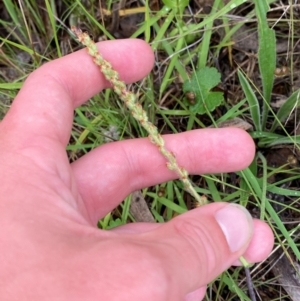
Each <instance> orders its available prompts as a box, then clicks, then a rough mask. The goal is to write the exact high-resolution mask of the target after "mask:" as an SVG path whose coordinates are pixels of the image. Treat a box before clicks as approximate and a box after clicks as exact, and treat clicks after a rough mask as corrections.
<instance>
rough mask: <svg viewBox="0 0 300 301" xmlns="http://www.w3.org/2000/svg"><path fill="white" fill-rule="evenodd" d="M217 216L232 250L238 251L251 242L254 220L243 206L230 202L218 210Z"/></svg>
mask: <svg viewBox="0 0 300 301" xmlns="http://www.w3.org/2000/svg"><path fill="white" fill-rule="evenodd" d="M215 218H216V220H217V222H218V224H219V225H220V227H221V229H222V231H223V233H224V235H225V238H226V240H227V243H228V246H229V249H230V250H231V252H236V251H238V250H239V249H241V248H242V247H243V246H245V245H246V244H248V243H249V241H250V239H251V237H252V233H253V221H252V217H251V215H250V213H249V212H248V211H247V210H246V209H245V208H244V207H243V206H240V205H237V204H229V205H227V206H225V207H224V208H222V209H220V210H219V211H217V213H216V214H215Z"/></svg>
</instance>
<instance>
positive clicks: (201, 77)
mask: <svg viewBox="0 0 300 301" xmlns="http://www.w3.org/2000/svg"><path fill="white" fill-rule="evenodd" d="M220 81H221V74H220V73H219V72H218V70H217V69H216V68H210V67H205V68H202V69H199V70H198V71H196V72H195V73H194V74H193V75H192V77H191V79H190V80H187V81H185V82H184V83H183V92H184V93H185V94H186V95H187V96H188V95H189V97H192V98H193V99H192V101H191V102H190V109H191V111H193V112H194V113H198V114H205V113H207V112H211V111H213V110H214V109H215V108H216V107H218V106H219V105H220V104H221V102H222V101H223V93H222V92H213V91H211V89H212V88H214V87H215V86H216V85H218V84H219V83H220Z"/></svg>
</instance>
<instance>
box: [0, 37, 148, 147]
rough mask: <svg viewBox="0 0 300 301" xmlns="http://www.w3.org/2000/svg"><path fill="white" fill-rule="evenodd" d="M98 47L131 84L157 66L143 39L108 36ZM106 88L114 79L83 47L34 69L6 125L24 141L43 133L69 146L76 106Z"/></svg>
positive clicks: (121, 75) (9, 113) (15, 101)
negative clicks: (111, 39)
mask: <svg viewBox="0 0 300 301" xmlns="http://www.w3.org/2000/svg"><path fill="white" fill-rule="evenodd" d="M98 48H99V51H100V52H101V54H102V55H103V57H104V58H105V59H107V60H108V61H109V62H111V64H112V66H113V68H114V69H115V70H117V71H118V72H119V74H120V78H121V79H122V80H123V81H125V82H126V83H131V82H134V81H137V80H139V79H141V78H143V77H144V76H146V75H147V73H148V72H149V71H150V70H151V68H152V66H153V61H154V57H153V52H152V50H151V48H150V46H148V45H147V44H146V43H145V42H143V41H141V40H137V39H131V40H118V41H106V42H101V43H99V44H98ZM106 87H109V84H108V82H107V81H106V80H105V79H104V77H103V75H102V74H101V72H100V70H99V68H98V67H97V66H96V65H95V64H94V63H93V60H92V58H91V57H90V56H89V55H88V54H87V52H86V50H85V49H82V50H80V51H77V52H75V53H72V54H70V55H67V56H65V57H63V58H60V59H57V60H54V61H52V62H50V63H47V64H45V65H43V66H42V67H40V68H39V69H37V70H36V71H34V72H33V73H32V74H31V75H30V76H29V77H28V78H27V80H26V81H25V83H24V86H23V88H22V89H21V91H20V92H19V94H18V95H17V97H16V98H15V100H14V102H13V105H12V107H11V109H10V110H9V112H8V114H7V115H6V117H5V119H4V120H3V122H2V124H1V127H2V129H3V128H6V129H9V131H10V132H11V131H15V132H16V133H19V132H21V133H22V137H21V140H23V139H24V140H25V141H30V139H31V138H32V137H36V136H39V137H45V138H51V139H55V140H57V141H60V142H61V143H63V144H64V145H66V144H67V142H68V140H69V135H70V130H71V126H72V121H73V110H74V108H76V107H77V106H79V105H81V104H82V103H84V102H85V101H87V100H88V99H89V98H90V97H92V96H93V95H95V94H96V93H98V92H99V91H101V90H102V89H104V88H106ZM4 132H5V131H4ZM18 139H19V137H18ZM19 142H20V140H19Z"/></svg>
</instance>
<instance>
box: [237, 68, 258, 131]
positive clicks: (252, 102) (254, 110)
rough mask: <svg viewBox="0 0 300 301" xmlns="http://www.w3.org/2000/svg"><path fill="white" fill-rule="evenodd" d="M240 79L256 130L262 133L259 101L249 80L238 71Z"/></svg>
mask: <svg viewBox="0 0 300 301" xmlns="http://www.w3.org/2000/svg"><path fill="white" fill-rule="evenodd" d="M238 77H239V80H240V83H241V86H242V89H243V92H244V93H245V96H246V99H247V101H248V103H249V109H250V113H251V117H252V120H253V123H254V125H255V129H256V130H258V131H261V119H260V109H259V102H258V99H257V97H256V96H255V93H254V92H253V89H252V87H251V85H250V83H249V82H248V80H247V78H246V77H245V76H244V74H243V73H242V72H241V71H240V70H238Z"/></svg>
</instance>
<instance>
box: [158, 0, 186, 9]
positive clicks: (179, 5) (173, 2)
mask: <svg viewBox="0 0 300 301" xmlns="http://www.w3.org/2000/svg"><path fill="white" fill-rule="evenodd" d="M189 2H190V1H189V0H163V3H164V4H165V5H166V6H167V7H169V8H171V9H174V8H175V9H178V10H180V11H183V10H184V9H185V8H186V7H187V6H188V5H189Z"/></svg>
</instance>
